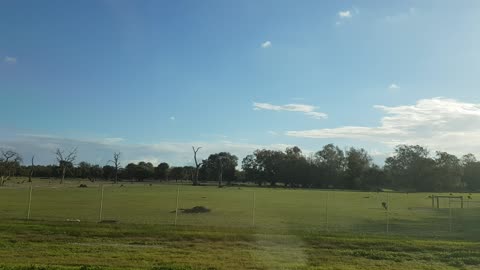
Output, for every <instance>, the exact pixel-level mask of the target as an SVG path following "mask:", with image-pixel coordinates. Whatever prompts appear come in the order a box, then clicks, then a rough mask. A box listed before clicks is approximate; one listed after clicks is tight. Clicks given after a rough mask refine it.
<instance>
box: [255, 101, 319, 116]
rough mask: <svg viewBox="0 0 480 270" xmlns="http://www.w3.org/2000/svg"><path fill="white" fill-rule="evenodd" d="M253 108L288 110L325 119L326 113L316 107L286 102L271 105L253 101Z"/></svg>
mask: <svg viewBox="0 0 480 270" xmlns="http://www.w3.org/2000/svg"><path fill="white" fill-rule="evenodd" d="M253 109H254V110H270V111H288V112H301V113H303V114H305V115H308V116H310V117H312V118H315V119H325V118H327V117H328V116H327V114H325V113H322V112H317V111H316V109H317V107H315V106H312V105H307V104H286V105H273V104H270V103H259V102H254V103H253Z"/></svg>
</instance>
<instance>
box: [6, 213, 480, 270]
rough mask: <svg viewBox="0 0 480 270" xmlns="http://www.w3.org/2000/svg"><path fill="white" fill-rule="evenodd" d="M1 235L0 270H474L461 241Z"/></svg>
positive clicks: (26, 227) (44, 226)
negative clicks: (120, 269)
mask: <svg viewBox="0 0 480 270" xmlns="http://www.w3.org/2000/svg"><path fill="white" fill-rule="evenodd" d="M0 230H1V231H2V234H1V237H0V247H1V248H0V262H1V263H0V265H3V268H2V266H0V269H119V268H123V269H478V267H480V244H479V243H475V242H466V241H453V240H449V241H446V240H442V241H440V240H433V239H412V238H405V237H393V236H390V237H385V236H372V235H359V234H356V235H352V234H342V233H336V234H332V233H312V232H310V233H307V232H305V233H298V234H274V233H270V234H265V233H259V232H257V231H256V230H255V229H238V228H237V229H233V228H229V229H220V228H217V229H212V228H208V227H201V226H194V227H192V226H178V227H177V228H175V227H173V226H170V225H136V224H117V225H105V224H104V225H100V224H96V223H77V224H71V223H65V222H51V221H50V222H39V221H36V222H26V221H10V222H3V223H1V224H0ZM42 267H45V268H42Z"/></svg>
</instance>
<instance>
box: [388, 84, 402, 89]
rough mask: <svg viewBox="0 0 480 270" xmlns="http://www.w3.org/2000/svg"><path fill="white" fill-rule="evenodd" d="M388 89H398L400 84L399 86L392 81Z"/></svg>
mask: <svg viewBox="0 0 480 270" xmlns="http://www.w3.org/2000/svg"><path fill="white" fill-rule="evenodd" d="M388 89H390V90H396V89H400V86H398V85H397V84H395V83H392V84H390V85H389V86H388Z"/></svg>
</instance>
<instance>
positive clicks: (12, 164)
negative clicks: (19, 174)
mask: <svg viewBox="0 0 480 270" xmlns="http://www.w3.org/2000/svg"><path fill="white" fill-rule="evenodd" d="M1 153H2V156H1V157H0V186H3V185H5V182H6V181H7V180H8V179H10V176H12V174H13V173H14V171H15V169H16V167H17V165H18V164H19V163H20V162H22V156H20V154H19V153H17V152H15V151H12V150H7V151H4V150H2V151H1Z"/></svg>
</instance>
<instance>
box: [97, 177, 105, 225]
mask: <svg viewBox="0 0 480 270" xmlns="http://www.w3.org/2000/svg"><path fill="white" fill-rule="evenodd" d="M100 188H101V190H102V195H101V197H100V214H99V217H98V222H102V214H103V189H104V186H103V184H101V185H100Z"/></svg>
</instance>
